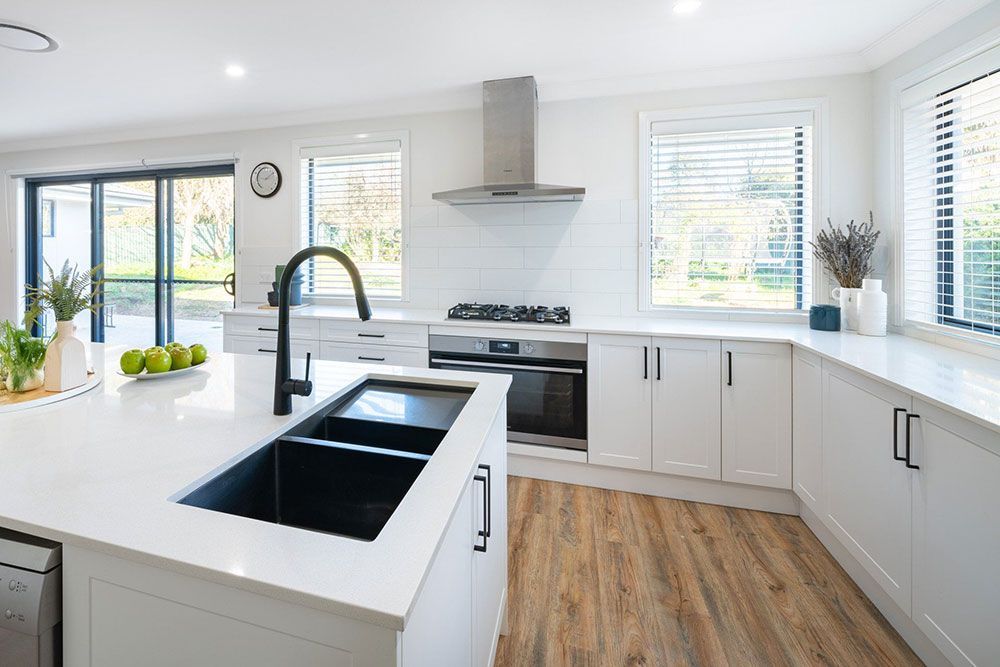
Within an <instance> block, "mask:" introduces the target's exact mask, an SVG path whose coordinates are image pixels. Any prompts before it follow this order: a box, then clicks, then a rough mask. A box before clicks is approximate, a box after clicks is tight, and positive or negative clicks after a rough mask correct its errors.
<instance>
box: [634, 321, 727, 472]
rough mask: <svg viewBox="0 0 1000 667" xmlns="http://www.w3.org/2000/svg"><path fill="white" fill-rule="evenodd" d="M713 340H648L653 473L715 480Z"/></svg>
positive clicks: (717, 421)
mask: <svg viewBox="0 0 1000 667" xmlns="http://www.w3.org/2000/svg"><path fill="white" fill-rule="evenodd" d="M719 349H720V343H719V341H717V340H700V339H695V338H653V339H652V351H651V359H650V365H651V367H652V370H651V375H652V387H653V404H652V405H653V470H654V471H656V472H663V473H671V474H674V475H685V476H688V477H703V478H705V479H721V477H722V458H721V451H722V449H721V447H722V432H721V428H722V425H721V414H720V413H721V402H720V401H721V396H720V392H721V391H722V388H721V383H720V374H719V364H720V357H719Z"/></svg>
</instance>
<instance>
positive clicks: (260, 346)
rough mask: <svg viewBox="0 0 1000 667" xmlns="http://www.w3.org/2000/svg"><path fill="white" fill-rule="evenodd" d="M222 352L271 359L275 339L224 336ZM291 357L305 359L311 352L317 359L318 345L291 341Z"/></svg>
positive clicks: (307, 341)
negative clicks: (262, 356)
mask: <svg viewBox="0 0 1000 667" xmlns="http://www.w3.org/2000/svg"><path fill="white" fill-rule="evenodd" d="M223 341H224V348H223V349H224V350H225V351H226V352H232V353H234V354H259V355H266V356H269V357H273V356H274V355H275V354H277V350H276V349H275V348H276V347H277V346H276V344H275V339H273V338H260V337H258V336H226V337H225V338H224V339H223ZM291 346H292V349H291V352H292V357H294V358H296V359H305V357H306V352H311V353H312V355H313V356H314V357H319V343H317V342H316V341H312V340H294V339H293V340H292V341H291Z"/></svg>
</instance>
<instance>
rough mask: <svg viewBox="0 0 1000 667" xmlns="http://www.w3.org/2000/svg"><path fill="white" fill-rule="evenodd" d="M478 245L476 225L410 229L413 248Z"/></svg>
mask: <svg viewBox="0 0 1000 667" xmlns="http://www.w3.org/2000/svg"><path fill="white" fill-rule="evenodd" d="M478 245H479V229H477V228H476V227H417V228H415V229H411V230H410V246H411V247H414V248H454V247H456V246H457V247H463V246H464V247H473V246H478Z"/></svg>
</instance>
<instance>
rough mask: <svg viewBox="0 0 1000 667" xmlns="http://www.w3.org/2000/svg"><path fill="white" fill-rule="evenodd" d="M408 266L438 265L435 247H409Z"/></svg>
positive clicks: (433, 266)
mask: <svg viewBox="0 0 1000 667" xmlns="http://www.w3.org/2000/svg"><path fill="white" fill-rule="evenodd" d="M409 256H410V268H413V269H433V268H435V267H437V266H438V249H437V248H412V247H411V248H410V255H409Z"/></svg>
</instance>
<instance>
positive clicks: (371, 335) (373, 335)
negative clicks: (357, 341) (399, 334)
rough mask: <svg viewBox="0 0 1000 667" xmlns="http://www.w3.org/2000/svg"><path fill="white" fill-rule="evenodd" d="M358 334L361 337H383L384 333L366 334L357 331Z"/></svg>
mask: <svg viewBox="0 0 1000 667" xmlns="http://www.w3.org/2000/svg"><path fill="white" fill-rule="evenodd" d="M358 336H360V337H361V338H385V334H366V333H359V334H358Z"/></svg>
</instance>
